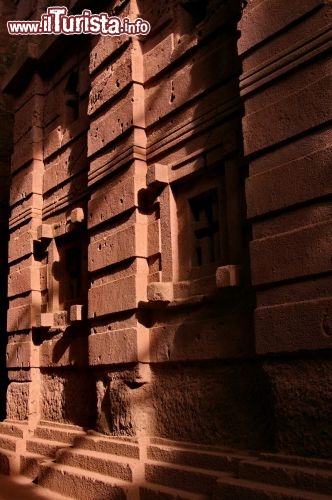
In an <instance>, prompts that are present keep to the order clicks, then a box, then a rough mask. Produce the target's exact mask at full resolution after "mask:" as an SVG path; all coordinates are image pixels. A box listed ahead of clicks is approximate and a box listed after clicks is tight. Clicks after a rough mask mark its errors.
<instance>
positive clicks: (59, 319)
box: [36, 311, 68, 331]
mask: <svg viewBox="0 0 332 500" xmlns="http://www.w3.org/2000/svg"><path fill="white" fill-rule="evenodd" d="M67 326H68V313H67V311H57V312H46V313H40V314H37V315H36V328H48V329H49V330H53V331H64V330H65V329H66V328H67Z"/></svg>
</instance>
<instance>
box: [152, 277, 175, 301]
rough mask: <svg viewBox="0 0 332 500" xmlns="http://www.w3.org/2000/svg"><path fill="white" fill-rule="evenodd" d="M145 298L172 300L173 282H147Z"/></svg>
mask: <svg viewBox="0 0 332 500" xmlns="http://www.w3.org/2000/svg"><path fill="white" fill-rule="evenodd" d="M147 298H148V301H149V302H163V303H168V302H172V301H173V300H174V291H173V282H171V281H169V282H164V283H159V282H154V283H149V284H148V287H147Z"/></svg>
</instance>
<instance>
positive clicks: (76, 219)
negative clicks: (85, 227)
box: [69, 207, 85, 224]
mask: <svg viewBox="0 0 332 500" xmlns="http://www.w3.org/2000/svg"><path fill="white" fill-rule="evenodd" d="M84 219H85V216H84V210H83V208H81V207H77V208H74V209H73V210H72V211H71V212H70V216H69V222H70V223H71V224H81V223H82V222H84Z"/></svg>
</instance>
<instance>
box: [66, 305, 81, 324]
mask: <svg viewBox="0 0 332 500" xmlns="http://www.w3.org/2000/svg"><path fill="white" fill-rule="evenodd" d="M83 317H84V306H83V305H81V304H74V305H72V306H70V311H69V320H70V322H71V323H74V322H76V321H82V319H83Z"/></svg>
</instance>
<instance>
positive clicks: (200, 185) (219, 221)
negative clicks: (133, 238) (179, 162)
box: [172, 169, 227, 281]
mask: <svg viewBox="0 0 332 500" xmlns="http://www.w3.org/2000/svg"><path fill="white" fill-rule="evenodd" d="M209 174H210V175H209V176H197V177H196V176H194V177H192V178H191V179H186V181H179V182H178V183H176V184H173V186H172V191H173V194H174V199H175V203H176V210H177V241H178V246H177V252H178V257H177V259H178V267H177V268H176V274H175V275H174V276H175V279H177V280H178V281H186V280H196V279H200V278H203V277H207V276H214V275H215V271H216V269H217V267H219V266H221V265H225V263H226V262H227V212H226V198H225V183H224V171H223V169H219V170H218V171H213V170H211V171H210V172H209Z"/></svg>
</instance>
